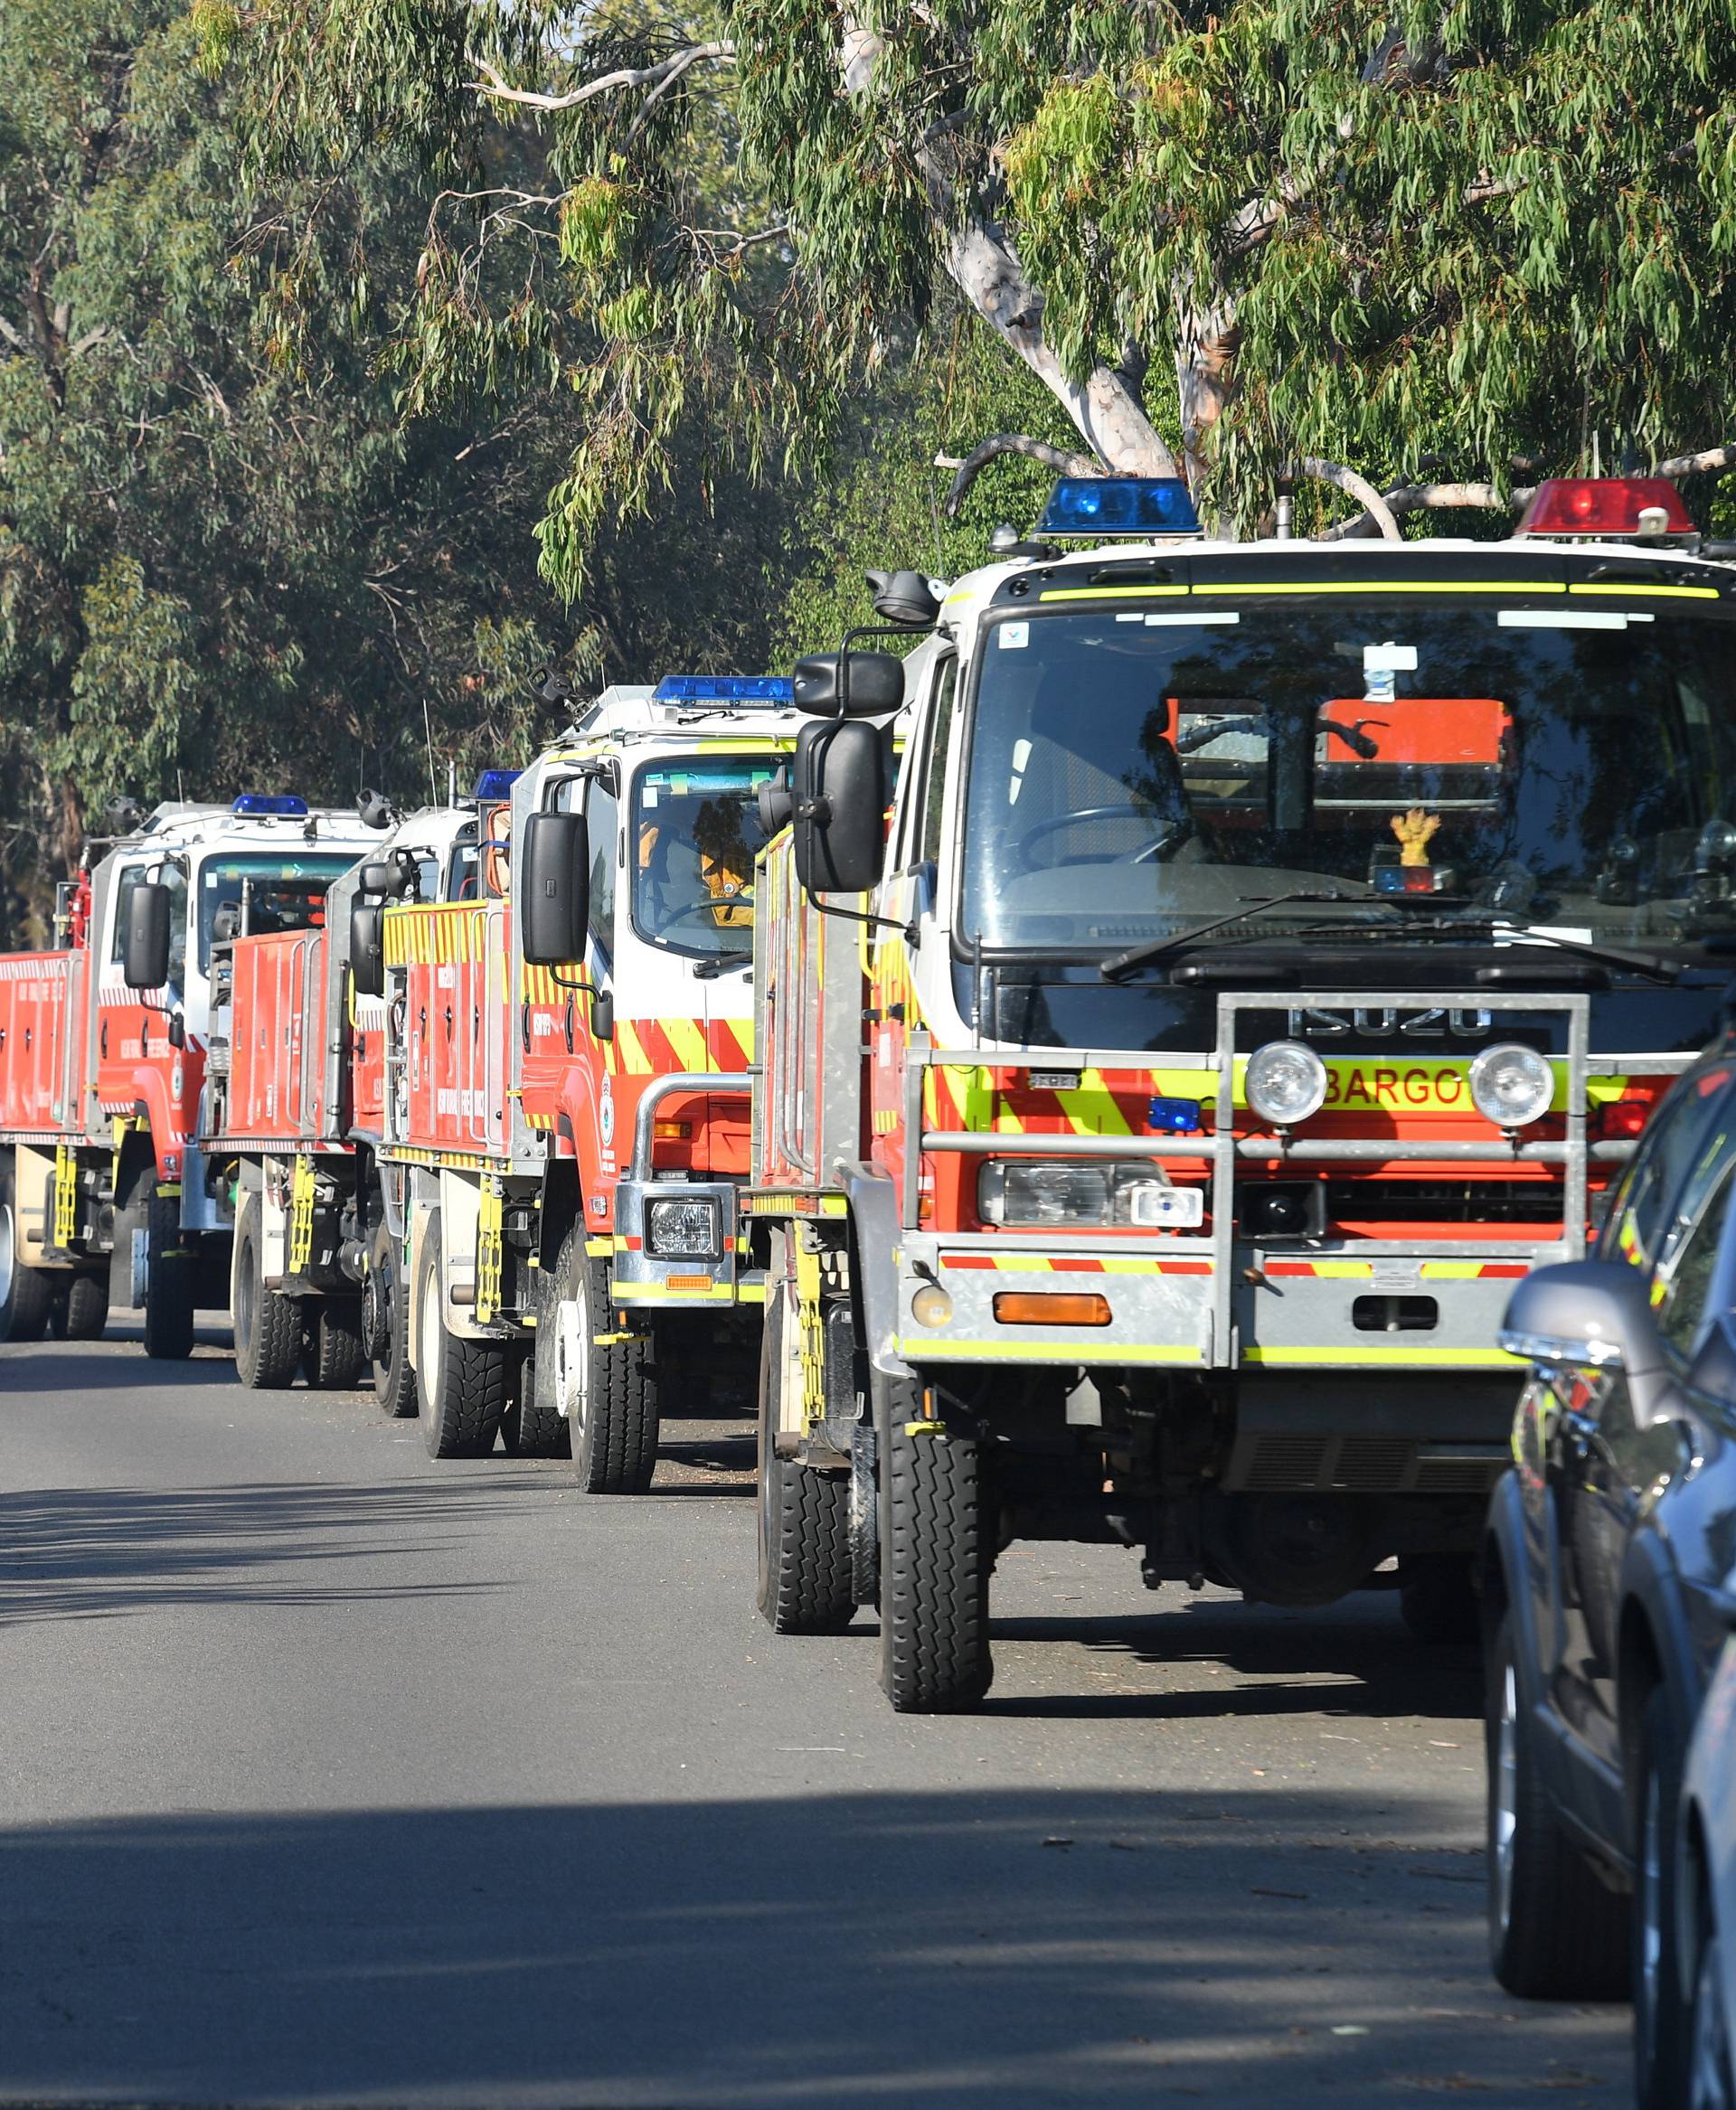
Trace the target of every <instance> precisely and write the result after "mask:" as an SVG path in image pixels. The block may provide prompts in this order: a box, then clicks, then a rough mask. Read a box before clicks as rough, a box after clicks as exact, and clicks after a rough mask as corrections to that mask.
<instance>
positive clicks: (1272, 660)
mask: <svg viewBox="0 0 1736 2110" xmlns="http://www.w3.org/2000/svg"><path fill="white" fill-rule="evenodd" d="M1606 590H1608V589H1606ZM1614 590H1615V595H1616V596H1617V597H1618V596H1619V592H1620V589H1614ZM1636 598H1637V597H1636ZM1733 642H1736V631H1732V627H1731V625H1730V624H1729V623H1728V622H1726V621H1723V620H1721V619H1720V618H1719V617H1718V616H1716V615H1715V614H1705V613H1700V612H1697V611H1684V610H1683V609H1682V608H1681V606H1680V604H1679V603H1668V602H1665V603H1661V605H1659V606H1658V607H1657V608H1656V609H1650V608H1641V609H1639V610H1629V611H1628V612H1625V613H1624V612H1621V611H1620V610H1619V609H1618V608H1615V607H1612V606H1609V605H1605V606H1602V607H1599V608H1595V609H1584V610H1572V609H1561V610H1554V609H1550V610H1538V609H1536V608H1499V607H1495V608H1491V607H1486V606H1475V605H1468V604H1467V600H1466V599H1465V598H1464V597H1461V596H1451V597H1449V596H1448V595H1446V594H1443V595H1442V596H1441V597H1440V599H1439V603H1438V604H1437V603H1434V602H1433V601H1431V599H1430V598H1427V597H1426V596H1425V595H1423V594H1406V595H1403V596H1400V595H1395V594H1382V593H1381V592H1380V591H1379V590H1378V589H1371V590H1370V591H1369V593H1368V594H1367V596H1366V598H1363V597H1360V596H1358V597H1354V598H1352V597H1349V596H1345V597H1343V598H1341V597H1340V596H1339V595H1338V594H1337V593H1335V594H1334V595H1333V596H1332V598H1331V599H1330V600H1329V601H1328V600H1327V599H1326V598H1325V597H1324V596H1323V597H1322V598H1321V600H1320V602H1319V603H1318V604H1317V605H1314V606H1309V605H1307V603H1305V602H1300V601H1285V602H1262V601H1260V600H1251V601H1249V602H1247V603H1244V604H1243V605H1242V606H1241V608H1239V609H1235V610H1231V609H1227V608H1215V609H1212V610H1210V611H1209V612H1207V611H1202V612H1201V613H1199V614H1198V615H1195V614H1193V613H1191V612H1189V613H1183V612H1182V611H1179V610H1174V609H1164V610H1157V609H1153V610H1151V611H1148V612H1147V611H1144V610H1141V611H1139V612H1133V611H1130V610H1128V609H1127V608H1126V607H1125V606H1124V605H1123V606H1120V607H1111V608H1109V609H1108V610H1106V611H1104V612H1093V613H1090V614H1072V613H1066V614H1056V615H1052V616H1033V617H1029V618H1021V619H1016V620H1008V621H1001V622H998V623H995V624H994V625H992V626H989V628H988V629H987V630H986V633H985V636H984V640H983V651H982V664H981V673H980V676H979V680H978V686H977V701H976V708H975V711H974V714H973V719H972V728H971V734H970V750H969V756H968V768H969V777H968V790H967V802H966V819H965V868H964V869H965V901H964V913H963V917H962V919H961V927H962V929H963V931H964V933H965V935H966V936H967V937H970V938H975V937H980V938H981V941H982V942H983V944H984V945H986V946H989V947H997V948H1010V949H1015V950H1019V951H1033V952H1040V953H1055V952H1074V953H1080V954H1088V955H1089V954H1094V953H1101V952H1103V951H1105V950H1107V949H1111V948H1119V947H1125V946H1127V945H1129V944H1134V945H1137V944H1138V943H1139V942H1140V941H1141V940H1144V939H1148V938H1155V937H1163V936H1165V935H1166V934H1167V933H1169V932H1170V931H1173V930H1176V929H1179V928H1184V926H1185V925H1186V924H1188V923H1190V922H1192V921H1194V920H1195V919H1197V918H1202V917H1210V916H1211V915H1212V914H1213V913H1214V912H1228V911H1230V910H1232V909H1235V908H1236V907H1237V906H1238V904H1240V903H1242V902H1245V901H1249V900H1260V899H1262V898H1264V897H1267V896H1270V895H1274V894H1278V893H1283V892H1287V891H1289V890H1297V891H1307V890H1319V891H1323V892H1330V893H1334V894H1336V895H1340V896H1342V897H1344V899H1346V900H1350V901H1351V902H1352V903H1353V905H1352V906H1351V907H1350V908H1348V909H1334V910H1333V914H1334V916H1335V918H1342V917H1344V916H1346V915H1347V916H1350V917H1352V918H1354V917H1356V916H1357V915H1358V914H1359V911H1358V910H1357V909H1356V908H1355V907H1354V900H1355V899H1356V898H1357V897H1360V896H1371V895H1376V894H1378V895H1381V896H1384V897H1391V896H1392V895H1393V894H1403V895H1405V896H1407V897H1410V898H1411V899H1412V900H1414V899H1416V897H1418V896H1420V895H1424V896H1433V897H1435V898H1436V899H1438V900H1439V906H1440V909H1441V910H1442V911H1443V913H1463V914H1464V915H1466V916H1467V918H1474V917H1479V916H1480V917H1488V916H1500V917H1502V918H1511V919H1512V920H1514V922H1518V923H1523V924H1524V925H1527V926H1553V927H1554V928H1557V929H1559V930H1561V931H1562V932H1564V933H1565V932H1567V931H1580V932H1583V933H1584V934H1585V935H1586V936H1587V937H1591V936H1594V935H1595V936H1597V937H1616V936H1622V937H1637V938H1644V939H1646V940H1649V941H1651V942H1652V943H1653V944H1656V943H1657V942H1659V941H1660V940H1667V939H1672V938H1674V939H1684V938H1693V937H1697V936H1699V935H1701V934H1703V933H1704V932H1706V931H1709V930H1714V929H1719V930H1723V929H1730V928H1732V927H1736V654H1732V651H1731V645H1732V643H1733ZM1419 905H1420V906H1426V905H1427V903H1426V902H1421V903H1419ZM1319 914H1320V910H1319V909H1317V908H1314V909H1310V908H1307V907H1306V906H1301V905H1297V906H1295V907H1292V908H1290V909H1288V910H1280V911H1278V912H1277V913H1276V914H1274V915H1273V916H1272V917H1270V918H1261V925H1260V928H1262V929H1267V928H1270V929H1271V931H1272V933H1273V935H1274V936H1275V937H1276V936H1277V935H1278V934H1279V933H1280V932H1281V930H1282V928H1283V925H1284V923H1285V922H1286V921H1287V920H1290V919H1292V918H1315V919H1317V918H1318V917H1319ZM1367 915H1368V919H1369V921H1370V922H1371V923H1373V922H1375V921H1377V920H1378V921H1380V922H1381V923H1382V926H1383V927H1384V926H1386V925H1388V924H1390V920H1391V918H1390V914H1382V910H1381V909H1380V908H1377V907H1376V906H1375V903H1374V902H1373V900H1371V902H1370V906H1369V909H1368V910H1367Z"/></svg>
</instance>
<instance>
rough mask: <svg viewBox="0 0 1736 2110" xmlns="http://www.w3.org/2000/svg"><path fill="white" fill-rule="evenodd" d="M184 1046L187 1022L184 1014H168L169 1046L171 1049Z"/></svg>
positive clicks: (176, 1012)
mask: <svg viewBox="0 0 1736 2110" xmlns="http://www.w3.org/2000/svg"><path fill="white" fill-rule="evenodd" d="M186 1044H187V1022H186V1017H185V1014H184V1013H181V1012H178V1011H175V1012H171V1013H169V1045H170V1047H171V1048H184V1047H185V1046H186Z"/></svg>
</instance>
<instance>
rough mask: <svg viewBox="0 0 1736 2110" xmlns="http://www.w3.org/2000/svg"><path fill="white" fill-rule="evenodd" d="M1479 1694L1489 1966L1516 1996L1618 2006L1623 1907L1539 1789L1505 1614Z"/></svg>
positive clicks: (1623, 1973)
mask: <svg viewBox="0 0 1736 2110" xmlns="http://www.w3.org/2000/svg"><path fill="white" fill-rule="evenodd" d="M1486 1695H1487V1697H1486V1709H1485V1716H1486V1745H1487V1761H1488V1867H1489V1962H1490V1966H1491V1968H1492V1969H1493V1970H1494V1973H1495V1977H1496V1978H1497V1979H1499V1981H1500V1982H1501V1983H1502V1984H1503V1985H1505V1987H1506V1989H1507V1991H1508V1992H1515V1993H1518V1994H1519V1995H1520V1996H1521V1997H1522V1998H1523V1999H1526V2000H1618V1999H1620V1997H1621V1995H1622V1993H1623V1992H1624V1991H1625V1989H1626V1984H1627V1975H1628V1914H1627V1901H1626V1899H1625V1898H1618V1897H1617V1896H1616V1895H1615V1894H1614V1892H1612V1891H1611V1890H1609V1889H1607V1888H1606V1887H1605V1886H1604V1884H1603V1883H1602V1882H1600V1881H1599V1879H1598V1877H1597V1875H1596V1874H1595V1873H1594V1872H1593V1870H1592V1869H1591V1866H1590V1863H1589V1862H1588V1861H1587V1860H1586V1859H1585V1857H1584V1856H1583V1855H1582V1854H1581V1853H1580V1852H1579V1851H1577V1850H1576V1849H1575V1848H1574V1847H1573V1846H1572V1845H1571V1844H1570V1843H1569V1842H1568V1839H1567V1837H1566V1835H1565V1833H1564V1832H1562V1830H1561V1823H1560V1822H1559V1820H1558V1819H1557V1817H1556V1814H1555V1810H1554V1805H1553V1804H1552V1803H1551V1801H1550V1799H1549V1796H1548V1794H1547V1792H1546V1790H1545V1789H1544V1786H1543V1780H1542V1778H1541V1776H1539V1773H1538V1770H1537V1764H1536V1754H1535V1751H1534V1749H1533V1737H1534V1735H1535V1731H1534V1730H1533V1728H1532V1724H1531V1715H1530V1710H1528V1708H1527V1707H1526V1706H1525V1704H1524V1687H1523V1685H1522V1683H1521V1681H1520V1676H1519V1670H1518V1665H1517V1663H1516V1662H1515V1659H1514V1628H1513V1616H1512V1614H1511V1613H1509V1614H1507V1615H1505V1617H1504V1618H1503V1619H1502V1621H1501V1624H1500V1625H1499V1626H1498V1627H1497V1628H1496V1630H1495V1638H1494V1640H1493V1641H1492V1642H1491V1644H1490V1645H1489V1653H1488V1660H1487V1684H1486Z"/></svg>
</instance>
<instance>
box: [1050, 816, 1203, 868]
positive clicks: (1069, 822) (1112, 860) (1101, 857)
mask: <svg viewBox="0 0 1736 2110" xmlns="http://www.w3.org/2000/svg"><path fill="white" fill-rule="evenodd" d="M1116 820H1134V821H1144V822H1146V824H1150V822H1151V820H1152V813H1151V809H1150V808H1149V807H1148V806H1143V805H1132V804H1130V803H1129V804H1128V805H1088V806H1082V807H1081V808H1080V811H1079V812H1078V813H1074V814H1053V815H1051V816H1050V818H1049V819H1048V820H1046V821H1039V822H1038V823H1037V824H1036V826H1035V827H1034V828H1029V829H1027V830H1026V831H1025V833H1024V834H1023V835H1021V836H1020V837H1019V840H1018V842H1017V843H1016V844H1015V845H1014V849H1015V852H1016V853H1017V854H1018V855H1019V856H1021V857H1024V856H1025V855H1026V854H1027V853H1028V852H1031V851H1032V850H1033V847H1034V846H1035V844H1036V843H1039V842H1041V841H1043V840H1044V839H1045V838H1046V837H1048V836H1050V835H1056V834H1060V833H1061V830H1062V829H1063V828H1082V827H1087V826H1089V825H1090V824H1091V823H1092V822H1093V821H1116ZM1193 829H1194V823H1193V820H1192V818H1191V817H1190V816H1188V815H1179V816H1178V817H1177V818H1176V819H1175V820H1174V821H1172V822H1171V823H1170V824H1169V825H1168V828H1167V830H1166V832H1165V834H1162V835H1160V836H1159V837H1158V838H1157V840H1156V842H1155V843H1140V844H1138V846H1137V848H1135V849H1133V850H1128V851H1124V852H1120V853H1119V854H1116V853H1114V852H1097V853H1095V854H1094V855H1091V856H1089V857H1075V858H1071V859H1067V860H1065V861H1064V862H1069V863H1072V864H1146V863H1162V862H1164V861H1165V860H1166V859H1168V858H1170V857H1173V856H1174V855H1175V852H1176V851H1178V850H1179V849H1180V848H1181V846H1182V844H1183V843H1184V842H1186V840H1187V838H1188V836H1189V835H1190V834H1192V833H1193Z"/></svg>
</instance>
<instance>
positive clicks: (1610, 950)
mask: <svg viewBox="0 0 1736 2110" xmlns="http://www.w3.org/2000/svg"><path fill="white" fill-rule="evenodd" d="M1487 928H1489V929H1491V930H1494V931H1504V932H1505V933H1507V934H1508V935H1509V936H1511V937H1524V938H1529V939H1531V940H1532V941H1533V944H1537V945H1552V946H1554V947H1556V948H1557V949H1558V950H1559V951H1561V952H1564V953H1576V954H1577V955H1578V956H1579V957H1580V959H1582V960H1595V961H1596V962H1597V963H1598V965H1599V966H1603V967H1626V968H1628V970H1629V972H1630V973H1632V974H1635V975H1650V976H1651V978H1652V979H1653V981H1655V982H1662V983H1664V984H1666V985H1667V986H1670V987H1674V986H1675V984H1676V983H1677V982H1679V981H1680V980H1681V979H1682V969H1681V967H1680V966H1672V965H1671V964H1670V962H1669V961H1668V960H1665V959H1660V958H1659V957H1658V956H1657V955H1656V953H1636V952H1629V951H1628V947H1626V946H1624V945H1600V944H1598V943H1596V942H1595V941H1594V940H1592V939H1590V938H1585V937H1561V936H1560V935H1558V933H1556V932H1555V931H1552V930H1533V929H1531V928H1529V927H1528V926H1526V925H1525V924H1523V923H1514V922H1510V921H1508V920H1506V919H1505V918H1503V919H1501V920H1498V921H1496V922H1495V923H1492V924H1490V925H1489V926H1488V927H1487Z"/></svg>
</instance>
